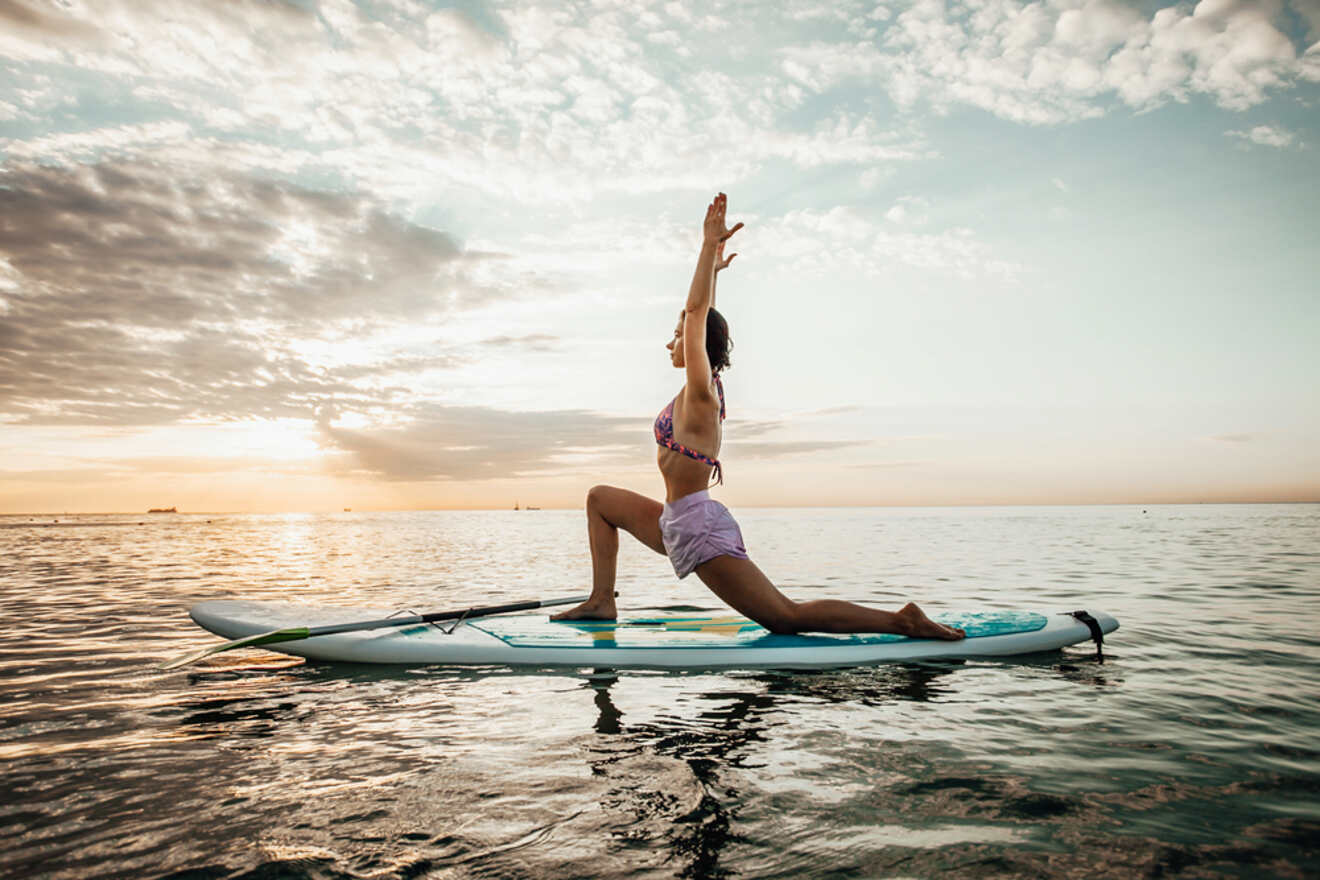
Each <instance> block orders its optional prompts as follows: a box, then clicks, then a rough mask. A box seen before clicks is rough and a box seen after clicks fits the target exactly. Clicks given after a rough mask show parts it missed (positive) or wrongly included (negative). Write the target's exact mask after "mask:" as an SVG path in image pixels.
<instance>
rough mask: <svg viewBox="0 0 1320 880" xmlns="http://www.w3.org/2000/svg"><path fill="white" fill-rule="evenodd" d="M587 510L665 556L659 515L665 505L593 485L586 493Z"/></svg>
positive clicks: (632, 494)
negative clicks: (592, 511)
mask: <svg viewBox="0 0 1320 880" xmlns="http://www.w3.org/2000/svg"><path fill="white" fill-rule="evenodd" d="M587 507H588V509H590V510H594V511H595V512H596V513H599V514H600V515H601V516H602V517H604V519H605V521H606V522H608V523H609V524H610V525H612V526H616V527H618V528H621V529H623V530H625V531H627V532H629V533H630V534H632V536H633V537H635V538H636V539H637V540H639V541H641V542H642V543H643V544H645V545H646V546H648V547H650V548H651V549H652V550H654V551H655V552H656V553H659V554H660V555H661V556H665V555H667V554H666V553H665V542H664V539H663V538H662V537H661V536H660V514H661V513H662V512H664V509H665V506H664V505H663V504H661V503H660V502H659V501H656V500H655V499H654V498H647V497H646V496H645V495H639V494H638V493H636V492H631V491H629V490H627V489H620V488H618V487H616V486H593V487H592V489H591V491H590V492H588V493H587Z"/></svg>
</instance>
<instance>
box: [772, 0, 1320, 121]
mask: <svg viewBox="0 0 1320 880" xmlns="http://www.w3.org/2000/svg"><path fill="white" fill-rule="evenodd" d="M1304 8H1305V9H1306V10H1307V11H1306V12H1299V14H1304V15H1307V16H1308V21H1309V22H1310V28H1309V33H1312V34H1313V32H1314V30H1315V24H1316V17H1315V16H1313V15H1310V12H1312V11H1313V10H1311V9H1310V7H1309V5H1308V4H1304V3H1296V4H1294V6H1293V7H1292V8H1289V7H1285V5H1284V3H1283V2H1282V0H1201V2H1199V3H1196V4H1193V5H1191V6H1186V5H1178V6H1167V7H1164V8H1161V9H1158V10H1156V11H1155V12H1154V13H1153V14H1150V15H1147V14H1144V13H1142V12H1141V11H1139V10H1138V9H1137V8H1134V7H1133V6H1131V5H1128V4H1124V3H1121V2H1118V0H1059V2H1026V3H1023V2H1019V0H984V2H975V3H973V2H959V0H952V2H947V3H946V2H942V0H915V2H912V3H910V4H908V5H907V7H906V8H905V9H904V10H903V11H901V12H899V13H898V14H897V15H896V16H895V17H894V18H893V20H892V22H891V23H889V24H887V25H886V26H885V27H884V28H879V27H875V26H872V27H870V28H869V29H867V28H866V26H865V23H864V22H862V21H861V20H860V18H859V19H857V20H856V22H855V23H856V25H857V27H858V28H859V29H865V30H866V32H867V33H868V35H869V36H871V39H869V40H866V41H850V42H846V43H839V42H835V41H825V40H820V41H816V42H813V43H810V44H806V45H799V46H790V47H786V48H785V49H783V50H782V52H783V56H784V58H785V67H786V71H787V73H788V75H790V76H792V77H793V78H794V79H795V80H796V81H797V82H798V83H800V84H801V85H802V86H803V87H804V88H806V89H808V90H810V91H812V92H815V93H826V92H829V91H831V90H835V89H838V88H840V87H842V86H844V85H846V84H857V85H863V86H876V87H881V88H884V89H885V90H886V91H887V92H888V93H889V95H890V97H892V98H893V99H894V101H895V102H896V103H898V104H899V105H900V106H901V107H907V108H911V107H913V106H915V105H917V104H918V103H921V102H925V103H927V104H929V105H931V106H932V107H934V109H935V110H937V111H940V112H944V111H947V110H948V109H950V108H952V107H953V106H956V105H966V106H972V107H978V108H980V109H982V110H985V111H987V112H989V113H993V114H994V115H996V116H1000V117H1003V118H1005V119H1010V120H1013V121H1016V122H1022V123H1027V124H1036V125H1042V124H1057V123H1061V122H1067V121H1073V120H1078V119H1085V118H1090V117H1095V116H1100V115H1103V114H1104V113H1105V112H1107V110H1108V108H1109V104H1110V101H1111V100H1112V99H1113V98H1117V99H1118V100H1119V101H1121V102H1122V103H1124V104H1126V105H1128V106H1130V107H1133V108H1137V109H1141V110H1147V109H1150V108H1153V107H1158V106H1159V105H1161V104H1163V103H1166V102H1168V101H1186V100H1188V98H1189V97H1190V96H1192V95H1195V94H1203V95H1206V96H1208V97H1210V98H1211V99H1212V100H1214V101H1216V102H1217V103H1218V104H1220V105H1221V106H1223V107H1226V108H1229V109H1233V110H1242V109H1245V108H1247V107H1250V106H1254V105H1256V104H1259V103H1261V102H1262V101H1264V100H1265V99H1266V97H1267V94H1268V93H1269V92H1270V91H1271V90H1277V89H1284V88H1288V87H1289V86H1291V85H1292V84H1293V83H1295V82H1296V81H1297V80H1299V79H1317V78H1320V66H1318V65H1316V63H1315V60H1314V57H1313V56H1314V55H1316V52H1315V51H1313V50H1316V47H1315V46H1312V47H1311V49H1310V50H1307V51H1306V53H1305V54H1304V55H1303V54H1302V53H1300V52H1299V50H1298V47H1297V46H1296V45H1294V42H1293V40H1292V38H1290V37H1289V36H1288V32H1289V30H1290V21H1291V16H1292V14H1293V12H1294V10H1303V9H1304ZM1311 38H1312V37H1308V38H1307V39H1308V40H1309V39H1311Z"/></svg>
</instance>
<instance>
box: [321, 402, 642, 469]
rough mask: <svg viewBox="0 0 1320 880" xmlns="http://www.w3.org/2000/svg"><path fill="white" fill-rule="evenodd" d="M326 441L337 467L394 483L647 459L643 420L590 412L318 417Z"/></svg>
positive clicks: (469, 410) (474, 410)
mask: <svg viewBox="0 0 1320 880" xmlns="http://www.w3.org/2000/svg"><path fill="white" fill-rule="evenodd" d="M319 426H320V429H321V432H322V434H323V435H324V438H325V441H326V444H327V446H329V447H330V448H332V449H335V450H338V451H340V452H342V453H345V457H344V458H343V459H342V460H341V461H340V462H339V463H338V464H337V465H335V469H336V470H338V471H339V472H340V473H351V474H366V475H370V476H373V477H378V478H381V479H385V480H391V481H404V482H412V481H429V480H484V479H497V478H504V477H514V476H527V475H531V474H537V473H543V472H546V471H550V470H562V469H563V468H564V467H565V464H566V460H568V459H571V457H572V456H574V455H576V454H580V453H584V452H587V453H590V455H591V458H592V460H593V462H594V463H595V464H594V465H593V466H594V467H597V468H599V467H601V466H602V465H604V464H612V465H618V464H623V463H627V462H629V461H638V462H641V461H645V460H646V459H645V458H644V456H643V455H642V453H640V452H639V449H640V448H641V447H640V445H639V444H641V443H642V442H643V440H644V438H645V437H646V436H647V424H646V422H645V420H644V419H639V418H623V417H616V416H603V415H599V414H596V413H592V412H588V411H585V410H555V411H548V412H518V411H509V410H499V409H493V408H489V407H478V406H445V405H440V404H423V405H419V406H416V407H412V408H410V409H409V410H408V412H407V415H406V422H405V423H403V424H400V425H396V426H378V427H373V428H367V429H348V428H343V427H338V426H336V425H335V424H333V422H332V421H330V420H328V419H322V420H321V421H320V423H319Z"/></svg>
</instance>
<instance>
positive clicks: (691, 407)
mask: <svg viewBox="0 0 1320 880" xmlns="http://www.w3.org/2000/svg"><path fill="white" fill-rule="evenodd" d="M727 208H728V198H727V197H726V196H725V195H724V193H720V194H719V195H717V196H716V197H715V200H714V201H713V202H711V204H710V205H709V207H707V208H706V220H705V224H704V235H703V240H702V245H701V255H700V256H699V257H698V258H697V269H696V272H695V274H694V275H693V276H692V286H691V288H689V290H688V297H687V304H686V305H685V306H684V308H683V312H682V314H681V315H679V319H678V326H677V327H675V328H674V338H673V339H672V340H670V342H669V344H668V345H667V346H666V347H667V348H668V349H669V359H670V362H671V363H672V364H673V365H674V366H675V367H677V368H679V369H681V370H683V371H684V374H685V375H686V382H685V384H684V386H683V390H682V391H680V392H679V393H678V395H677V396H676V397H675V398H674V399H673V400H672V401H671V402H670V404H669V405H668V406H667V407H665V409H664V410H663V411H661V413H660V416H659V417H658V418H657V419H656V422H655V437H656V443H657V444H658V445H659V451H658V455H657V458H658V463H659V465H660V474H661V476H663V477H664V480H665V503H664V504H661V503H660V502H658V501H654V500H652V499H650V498H647V497H646V496H644V495H638V494H637V493H636V492H629V491H628V490H626V489H618V488H615V487H613V486H596V487H594V488H593V489H592V490H591V491H590V492H588V493H587V533H588V535H589V537H590V540H591V573H592V582H591V597H590V598H589V599H587V601H586V602H584V603H583V604H581V605H579V606H578V607H576V608H574V609H572V610H571V611H566V612H564V613H563V614H557V615H555V618H554V619H556V620H579V619H605V620H611V619H613V618H614V617H615V616H616V615H617V612H616V609H615V606H614V578H615V570H616V563H617V561H618V554H619V529H624V530H626V531H628V532H630V533H632V535H633V536H634V537H636V538H637V539H638V540H639V541H641V542H642V543H643V544H645V545H646V546H648V547H650V548H651V549H652V550H654V551H656V552H657V553H663V554H665V555H666V556H668V557H669V559H670V562H672V563H673V566H674V572H675V573H676V574H677V575H678V576H679V577H680V578H684V577H687V576H688V575H689V574H690V573H692V572H694V571H695V572H696V573H697V577H699V578H701V580H702V582H703V583H705V585H706V586H708V587H710V589H711V591H712V592H713V593H714V594H715V595H716V596H719V597H720V599H722V600H723V601H724V602H725V603H726V604H728V605H730V606H731V607H733V608H734V609H735V610H737V611H738V612H740V613H742V614H745V615H746V616H747V617H749V618H751V619H752V620H755V621H756V622H757V623H759V624H761V625H762V626H764V627H765V628H766V629H768V630H770V631H771V632H775V633H799V632H832V633H851V632H880V633H902V634H903V635H908V636H915V637H918V638H935V639H961V638H962V637H963V631H962V630H960V629H953V628H951V627H947V626H944V625H942V624H939V623H935V622H934V621H933V620H931V619H930V618H928V617H927V616H926V615H925V614H924V613H923V612H922V610H921V609H920V608H918V607H917V606H916V605H913V604H911V603H909V604H907V605H905V606H904V607H903V608H902V609H901V610H899V611H897V612H892V611H881V610H879V609H876V608H866V607H864V606H862V605H855V604H853V603H852V602H843V601H840V600H837V599H818V600H815V601H812V602H794V601H793V600H792V599H790V598H788V597H787V596H785V595H784V594H783V593H781V592H779V590H777V589H775V586H774V584H772V583H770V579H769V578H767V577H766V576H765V575H764V574H762V572H761V570H760V569H759V568H757V567H756V565H755V563H753V562H752V561H751V559H749V558H748V557H747V550H746V548H744V547H743V542H742V533H741V531H740V530H739V529H738V524H737V523H736V522H734V519H733V516H732V515H730V513H729V511H728V509H727V508H726V507H725V506H724V505H723V504H720V503H719V502H718V501H715V500H714V499H712V498H711V497H710V495H709V493H708V492H707V489H708V487H709V486H710V481H711V477H712V475H714V476H715V477H717V478H718V480H719V482H721V483H722V482H723V476H722V474H721V471H720V463H719V460H718V458H717V456H718V455H719V451H720V439H721V430H720V423H721V422H722V421H723V420H724V387H723V385H722V384H721V382H720V371H721V370H722V369H723V368H724V367H727V366H728V365H729V334H728V325H727V324H726V323H725V321H724V318H723V316H722V315H720V313H719V312H717V311H715V275H716V273H718V272H720V271H721V270H723V269H725V268H727V267H728V265H729V264H730V263H731V262H733V258H734V257H736V256H737V254H730V255H729V257H728V259H725V258H724V243H725V242H726V241H728V239H729V237H730V236H732V235H733V234H734V233H735V232H737V231H738V230H739V229H741V228H742V224H741V223H738V224H736V225H735V226H734V227H733V228H732V229H729V228H728V227H727V226H726V225H725V212H726V210H727ZM701 450H705V451H704V452H703V451H701Z"/></svg>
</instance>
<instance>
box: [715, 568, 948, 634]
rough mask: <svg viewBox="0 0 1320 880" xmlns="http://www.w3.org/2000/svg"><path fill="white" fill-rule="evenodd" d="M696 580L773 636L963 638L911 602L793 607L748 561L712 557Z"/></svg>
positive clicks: (820, 602)
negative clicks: (884, 607) (886, 606)
mask: <svg viewBox="0 0 1320 880" xmlns="http://www.w3.org/2000/svg"><path fill="white" fill-rule="evenodd" d="M696 571H697V577H699V578H701V580H702V582H703V583H705V585H706V586H708V587H710V589H711V591H712V592H713V593H714V594H715V595H716V596H719V597H720V599H722V600H723V601H724V602H725V603H726V604H727V605H729V606H730V607H731V608H733V609H734V610H735V611H737V612H739V613H741V614H745V615H747V616H748V617H750V618H751V619H752V620H755V621H756V622H757V623H759V624H761V626H764V627H765V628H766V629H768V630H770V631H771V632H775V633H799V632H829V633H857V632H879V633H901V634H902V635H905V636H914V637H916V638H923V639H949V640H957V639H961V638H963V636H964V635H965V633H964V632H963V631H962V630H960V629H954V628H953V627H948V626H945V625H944V624H942V623H936V622H935V621H933V620H931V619H930V618H929V617H927V616H926V614H925V612H923V611H922V610H921V609H920V608H918V607H917V606H916V605H914V604H912V603H911V602H909V603H908V604H907V605H904V606H903V608H902V609H900V610H899V611H881V610H880V609H878V608H867V607H866V606H865V605H855V604H853V603H852V602H844V601H841V600H839V599H816V600H815V601H812V602H794V601H793V600H792V599H790V598H788V597H787V596H785V595H784V594H783V593H781V592H779V590H777V589H775V585H774V584H772V583H770V579H769V578H767V577H766V576H765V575H764V574H763V573H762V572H761V569H759V568H757V567H756V564H755V563H753V562H752V561H751V560H750V559H736V558H734V557H732V556H716V557H715V558H714V559H711V560H709V561H707V562H703V563H702V564H701V565H698V566H697V569H696Z"/></svg>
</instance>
